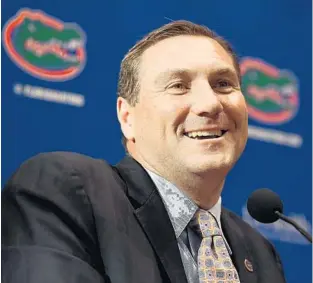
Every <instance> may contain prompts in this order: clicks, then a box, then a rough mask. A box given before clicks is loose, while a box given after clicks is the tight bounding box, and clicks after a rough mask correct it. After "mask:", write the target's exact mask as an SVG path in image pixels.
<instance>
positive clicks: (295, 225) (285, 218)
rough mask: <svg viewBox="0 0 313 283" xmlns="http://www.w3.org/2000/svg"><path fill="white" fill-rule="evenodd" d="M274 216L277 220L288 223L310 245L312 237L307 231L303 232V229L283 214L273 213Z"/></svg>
mask: <svg viewBox="0 0 313 283" xmlns="http://www.w3.org/2000/svg"><path fill="white" fill-rule="evenodd" d="M275 214H276V215H277V216H278V217H279V218H281V219H282V220H284V221H286V222H287V223H289V224H291V225H292V226H293V227H295V228H296V229H297V230H298V231H299V232H300V233H301V234H302V235H303V236H304V237H305V238H306V239H307V240H308V241H309V242H310V243H312V236H311V235H310V234H309V233H308V232H307V231H305V230H304V229H303V228H301V227H300V226H299V225H298V224H297V223H296V222H295V221H294V220H292V219H291V218H289V217H287V216H285V215H284V214H282V213H280V212H279V211H275Z"/></svg>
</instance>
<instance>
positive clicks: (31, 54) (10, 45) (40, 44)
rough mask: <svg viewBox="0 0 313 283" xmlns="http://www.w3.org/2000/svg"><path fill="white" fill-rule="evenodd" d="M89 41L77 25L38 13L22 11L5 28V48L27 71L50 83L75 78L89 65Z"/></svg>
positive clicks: (15, 61)
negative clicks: (87, 62)
mask: <svg viewBox="0 0 313 283" xmlns="http://www.w3.org/2000/svg"><path fill="white" fill-rule="evenodd" d="M85 44H86V39H85V35H84V33H83V31H82V29H81V28H80V27H79V26H78V25H77V24H75V23H64V22H62V21H60V20H58V19H55V18H53V17H51V16H49V15H46V14H45V13H43V12H42V11H39V10H29V9H22V10H20V11H19V12H18V13H17V14H16V15H15V16H14V17H13V18H11V19H10V20H9V21H8V22H7V23H6V25H5V27H4V29H3V45H4V47H5V50H6V51H7V53H8V55H9V56H10V58H11V59H12V60H13V62H14V63H15V64H16V65H17V66H18V67H20V68H21V69H22V70H24V71H25V72H27V73H29V74H31V75H32V76H34V77H37V78H40V79H44V80H47V81H66V80H69V79H72V78H74V77H76V76H77V75H78V74H79V73H80V72H81V71H82V69H83V68H84V66H85V62H86V51H85Z"/></svg>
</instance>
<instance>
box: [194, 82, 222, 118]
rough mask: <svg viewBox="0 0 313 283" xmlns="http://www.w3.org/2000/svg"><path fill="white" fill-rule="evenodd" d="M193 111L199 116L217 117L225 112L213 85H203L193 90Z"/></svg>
mask: <svg viewBox="0 0 313 283" xmlns="http://www.w3.org/2000/svg"><path fill="white" fill-rule="evenodd" d="M191 111H192V112H193V113H194V114H196V115H198V116H207V117H215V116H217V115H218V114H219V113H220V112H222V111H223V105H222V103H221V101H220V96H219V94H218V93H216V92H215V91H214V89H213V88H212V87H211V85H210V84H209V83H208V82H206V83H201V84H199V85H197V86H195V88H194V89H193V92H192V105H191Z"/></svg>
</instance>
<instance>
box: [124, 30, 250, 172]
mask: <svg viewBox="0 0 313 283" xmlns="http://www.w3.org/2000/svg"><path fill="white" fill-rule="evenodd" d="M139 83H140V93H139V102H138V103H137V104H136V105H135V106H134V107H133V108H132V109H131V110H130V114H129V115H130V117H131V119H132V129H131V135H132V137H133V139H134V140H135V148H136V154H137V155H139V156H140V158H142V159H143V160H145V162H146V163H148V164H149V165H150V166H151V167H153V168H154V169H155V170H157V171H159V172H160V171H162V170H178V171H180V172H188V173H190V172H192V173H197V174H202V173H205V172H206V171H208V170H212V169H213V170H214V169H221V168H222V169H227V170H228V169H230V168H231V167H232V166H233V165H234V164H235V162H236V161H237V159H238V158H239V156H240V155H241V153H242V151H243V149H244V147H245V144H246V141H247V128H248V125H247V109H246V104H245V100H244V97H243V95H242V93H241V90H240V83H239V79H238V77H237V74H236V71H235V68H234V65H233V61H232V58H231V56H230V55H229V54H228V53H227V52H226V51H225V50H224V49H223V48H222V47H221V46H220V45H219V44H218V43H217V42H216V41H214V40H212V39H210V38H206V37H200V36H199V37H198V36H178V37H172V38H168V39H165V40H163V41H161V42H159V43H157V44H156V45H154V46H152V47H150V48H149V49H148V50H146V51H145V52H144V54H143V56H142V60H141V64H140V71H139ZM167 173H169V172H167Z"/></svg>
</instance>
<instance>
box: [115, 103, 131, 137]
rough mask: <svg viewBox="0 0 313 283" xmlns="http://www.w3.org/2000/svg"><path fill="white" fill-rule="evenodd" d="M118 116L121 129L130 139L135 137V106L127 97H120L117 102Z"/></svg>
mask: <svg viewBox="0 0 313 283" xmlns="http://www.w3.org/2000/svg"><path fill="white" fill-rule="evenodd" d="M116 110H117V118H118V120H119V122H120V125H121V130H122V132H123V134H124V136H125V137H126V139H128V140H133V141H134V139H135V135H134V124H133V115H132V114H133V113H132V112H133V111H132V110H133V107H132V106H131V105H130V104H129V103H128V102H127V100H126V99H125V98H122V97H118V98H117V102H116Z"/></svg>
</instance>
